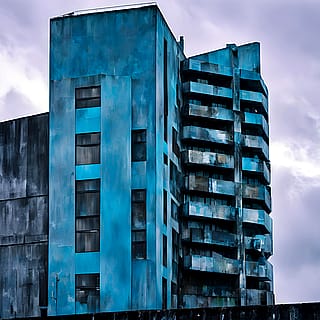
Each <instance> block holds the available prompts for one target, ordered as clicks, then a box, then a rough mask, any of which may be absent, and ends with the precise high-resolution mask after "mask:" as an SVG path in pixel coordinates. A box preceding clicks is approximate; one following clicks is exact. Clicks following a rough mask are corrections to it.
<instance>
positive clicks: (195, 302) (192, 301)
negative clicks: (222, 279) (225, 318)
mask: <svg viewBox="0 0 320 320" xmlns="http://www.w3.org/2000/svg"><path fill="white" fill-rule="evenodd" d="M237 303H238V298H237V296H233V297H221V296H216V297H203V296H198V295H189V294H184V295H183V307H184V308H192V307H194V306H197V308H207V307H208V308H215V307H223V308H225V307H235V306H236V305H237ZM221 319H222V318H221Z"/></svg>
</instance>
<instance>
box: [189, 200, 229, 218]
mask: <svg viewBox="0 0 320 320" xmlns="http://www.w3.org/2000/svg"><path fill="white" fill-rule="evenodd" d="M183 214H184V215H185V216H191V217H203V218H210V219H219V220H229V221H234V220H235V211H234V207H231V206H224V205H210V204H206V203H202V202H198V201H190V202H188V203H185V204H184V208H183Z"/></svg>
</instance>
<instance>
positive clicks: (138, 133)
mask: <svg viewBox="0 0 320 320" xmlns="http://www.w3.org/2000/svg"><path fill="white" fill-rule="evenodd" d="M146 135H147V134H146V130H133V131H132V137H131V161H146V160H147V145H146V142H147V139H146Z"/></svg>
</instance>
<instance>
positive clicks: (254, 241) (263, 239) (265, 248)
mask: <svg viewBox="0 0 320 320" xmlns="http://www.w3.org/2000/svg"><path fill="white" fill-rule="evenodd" d="M245 247H246V249H247V250H256V251H259V252H265V253H267V254H268V255H269V256H270V255H272V252H273V248H272V239H271V235H270V234H268V235H256V236H254V237H245Z"/></svg>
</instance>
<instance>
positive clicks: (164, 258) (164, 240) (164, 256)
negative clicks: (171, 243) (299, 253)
mask: <svg viewBox="0 0 320 320" xmlns="http://www.w3.org/2000/svg"><path fill="white" fill-rule="evenodd" d="M167 241H168V240H167V236H165V235H162V247H163V248H162V264H163V265H164V266H165V267H166V266H167V260H168V244H167Z"/></svg>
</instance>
